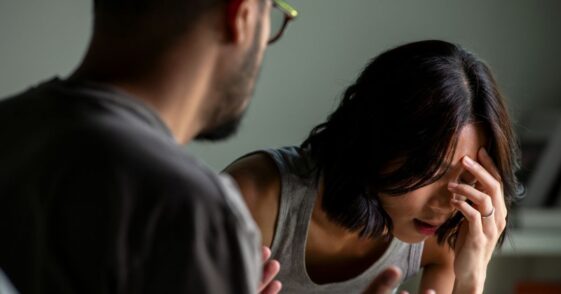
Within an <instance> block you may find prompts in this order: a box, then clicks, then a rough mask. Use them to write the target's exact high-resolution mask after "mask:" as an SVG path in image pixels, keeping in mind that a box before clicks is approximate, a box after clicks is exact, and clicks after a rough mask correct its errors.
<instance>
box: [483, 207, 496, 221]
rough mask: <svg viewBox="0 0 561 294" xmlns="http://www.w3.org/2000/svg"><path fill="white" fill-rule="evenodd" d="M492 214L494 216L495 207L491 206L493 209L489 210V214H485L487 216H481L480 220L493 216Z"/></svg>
mask: <svg viewBox="0 0 561 294" xmlns="http://www.w3.org/2000/svg"><path fill="white" fill-rule="evenodd" d="M493 214H495V207H494V206H493V209H491V212H489V214H487V215H482V216H481V219H486V218H490V217H491V216H493Z"/></svg>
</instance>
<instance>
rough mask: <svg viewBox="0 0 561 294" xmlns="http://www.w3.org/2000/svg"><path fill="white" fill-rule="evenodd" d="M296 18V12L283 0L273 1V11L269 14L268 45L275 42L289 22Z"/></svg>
mask: <svg viewBox="0 0 561 294" xmlns="http://www.w3.org/2000/svg"><path fill="white" fill-rule="evenodd" d="M297 16H298V11H297V10H296V9H294V7H292V6H291V5H290V4H288V3H286V2H285V1H283V0H273V11H272V12H271V33H270V35H269V42H268V43H269V44H272V43H274V42H276V41H277V40H278V39H280V37H281V36H282V34H283V33H284V30H285V29H286V25H287V24H288V22H289V21H291V20H293V19H295V18H296V17H297Z"/></svg>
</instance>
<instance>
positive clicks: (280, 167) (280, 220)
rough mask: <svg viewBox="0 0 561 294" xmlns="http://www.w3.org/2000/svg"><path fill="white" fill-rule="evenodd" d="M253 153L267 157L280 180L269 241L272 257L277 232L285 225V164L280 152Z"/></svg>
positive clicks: (277, 235)
mask: <svg viewBox="0 0 561 294" xmlns="http://www.w3.org/2000/svg"><path fill="white" fill-rule="evenodd" d="M255 153H263V154H265V155H267V156H268V157H269V158H270V159H271V160H272V161H273V163H274V164H275V167H276V168H277V172H278V173H279V179H280V187H279V208H278V211H277V219H276V221H275V229H274V231H273V239H272V241H271V248H270V249H271V253H272V255H273V256H274V255H275V254H276V252H277V250H278V247H279V242H280V241H279V238H278V237H279V232H282V230H283V226H284V223H285V221H284V220H285V219H286V214H287V207H286V199H284V196H285V195H284V189H285V185H286V176H285V175H286V173H287V170H286V169H287V168H286V165H285V164H282V162H285V160H284V158H283V156H282V154H281V152H279V151H278V150H276V149H264V150H260V151H257V152H255Z"/></svg>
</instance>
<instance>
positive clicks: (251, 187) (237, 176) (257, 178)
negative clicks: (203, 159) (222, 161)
mask: <svg viewBox="0 0 561 294" xmlns="http://www.w3.org/2000/svg"><path fill="white" fill-rule="evenodd" d="M224 172H226V173H228V174H229V175H230V176H232V178H234V180H235V181H236V183H237V184H238V186H239V188H240V191H241V193H242V196H243V198H244V200H245V202H246V205H247V207H248V208H249V211H250V212H251V214H252V216H253V218H254V220H255V222H256V223H257V225H258V226H259V229H260V230H261V235H262V243H263V245H266V246H271V243H272V241H273V235H274V232H275V227H276V221H277V215H278V209H279V198H280V189H281V188H280V186H281V180H280V173H279V171H278V168H277V167H276V164H275V163H274V161H273V159H272V158H271V157H270V156H268V155H267V154H265V153H263V152H260V153H254V154H251V155H249V156H246V157H243V158H241V159H239V160H237V161H235V162H234V163H232V164H231V165H229V166H228V167H227V168H226V169H225V170H224Z"/></svg>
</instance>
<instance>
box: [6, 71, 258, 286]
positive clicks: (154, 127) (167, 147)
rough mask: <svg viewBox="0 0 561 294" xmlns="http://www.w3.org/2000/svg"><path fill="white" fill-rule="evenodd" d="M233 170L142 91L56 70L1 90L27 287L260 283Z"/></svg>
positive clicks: (12, 233) (9, 202) (10, 205)
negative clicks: (174, 125) (217, 165)
mask: <svg viewBox="0 0 561 294" xmlns="http://www.w3.org/2000/svg"><path fill="white" fill-rule="evenodd" d="M258 249H259V234H258V231H257V229H256V226H255V224H254V223H253V221H252V220H251V217H250V215H249V213H248V211H247V209H246V208H245V206H244V205H243V202H242V200H241V197H240V195H239V192H238V191H237V190H236V189H235V188H233V186H232V185H231V183H230V181H229V180H228V179H225V178H222V177H220V176H218V175H216V174H215V173H213V172H212V171H210V170H209V169H208V168H206V167H205V166H203V165H202V164H201V163H200V162H198V161H197V160H196V159H194V158H193V157H191V156H189V155H187V154H186V152H185V151H184V150H183V149H182V148H181V146H179V145H178V144H177V143H176V142H175V141H174V139H173V137H172V136H171V134H170V132H169V130H168V129H167V128H166V126H165V125H164V124H163V123H162V122H161V120H160V119H159V118H158V116H157V115H156V114H155V113H154V112H153V111H151V110H150V108H149V107H147V106H145V105H143V104H142V103H141V102H140V101H138V100H136V99H135V98H134V97H131V96H127V95H126V94H124V93H120V92H117V91H115V90H113V89H111V88H108V87H105V86H102V85H96V84H91V83H86V82H76V81H73V82H70V81H61V80H59V79H54V80H52V81H49V82H46V83H44V84H42V85H39V86H38V87H35V88H32V89H30V90H28V91H26V92H24V93H22V94H20V95H17V96H15V97H11V98H8V99H5V100H2V101H0V268H1V269H2V270H3V271H4V272H5V273H6V275H7V276H8V278H9V279H10V280H11V281H12V283H13V284H14V285H15V287H16V288H17V289H18V290H19V291H20V292H21V293H61V294H64V293H254V292H255V291H256V287H257V283H258V280H259V272H260V250H258Z"/></svg>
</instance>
